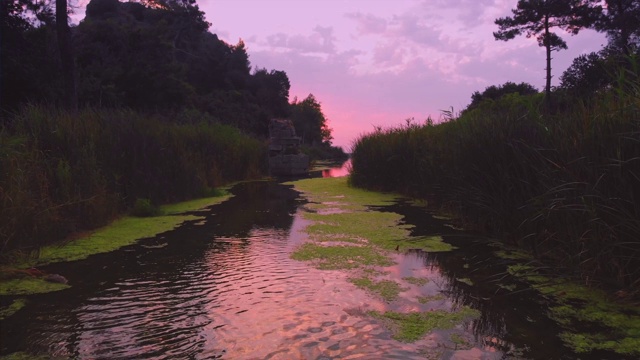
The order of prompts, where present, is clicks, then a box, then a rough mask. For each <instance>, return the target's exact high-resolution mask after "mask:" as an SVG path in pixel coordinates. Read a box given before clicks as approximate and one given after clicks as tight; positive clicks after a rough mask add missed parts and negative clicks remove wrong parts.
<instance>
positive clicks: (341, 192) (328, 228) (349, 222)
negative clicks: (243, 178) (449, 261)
mask: <svg viewBox="0 0 640 360" xmlns="http://www.w3.org/2000/svg"><path fill="white" fill-rule="evenodd" d="M288 184H292V185H294V186H295V188H296V190H298V191H301V192H302V193H303V194H304V195H305V197H307V199H308V200H309V201H310V202H311V203H312V206H307V208H311V209H314V211H312V212H307V213H305V214H304V217H305V218H306V219H308V220H312V221H313V223H312V224H311V225H309V226H308V227H307V228H306V229H305V231H306V232H307V233H308V234H309V235H310V237H311V239H312V240H315V241H320V242H323V241H331V242H335V241H339V242H362V243H365V244H368V245H374V246H377V247H379V248H381V249H386V250H393V249H398V250H406V249H421V250H424V251H429V252H434V251H449V250H452V249H453V246H451V245H450V244H448V243H445V242H443V241H442V238H441V237H440V236H421V237H416V236H411V232H410V229H411V228H412V226H410V225H405V224H401V220H402V216H401V215H400V214H396V213H392V212H381V211H374V210H372V207H376V206H384V205H392V204H394V203H395V202H396V200H397V199H398V197H397V195H394V194H388V193H379V192H373V191H367V190H362V189H357V188H353V187H350V186H349V184H348V180H347V178H346V177H338V178H316V179H305V180H299V181H295V182H291V183H288Z"/></svg>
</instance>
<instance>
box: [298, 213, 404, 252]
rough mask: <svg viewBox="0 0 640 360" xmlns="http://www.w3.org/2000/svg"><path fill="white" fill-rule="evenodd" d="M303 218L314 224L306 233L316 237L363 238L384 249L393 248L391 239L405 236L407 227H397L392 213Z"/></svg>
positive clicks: (396, 215)
mask: <svg viewBox="0 0 640 360" xmlns="http://www.w3.org/2000/svg"><path fill="white" fill-rule="evenodd" d="M305 218H307V219H309V220H312V221H315V223H314V224H311V225H309V226H308V227H307V229H306V231H307V232H308V233H309V234H312V235H316V236H319V237H335V236H341V237H351V238H364V239H367V240H368V241H369V242H370V243H372V244H377V245H381V246H382V247H384V248H387V249H393V248H395V247H396V246H397V245H396V244H394V243H393V241H392V240H393V239H403V238H406V237H408V236H409V226H401V225H398V223H399V222H400V220H401V219H402V216H401V215H400V214H395V213H389V212H384V213H383V212H378V211H358V212H352V213H340V214H327V215H323V214H305ZM385 245H386V246H385Z"/></svg>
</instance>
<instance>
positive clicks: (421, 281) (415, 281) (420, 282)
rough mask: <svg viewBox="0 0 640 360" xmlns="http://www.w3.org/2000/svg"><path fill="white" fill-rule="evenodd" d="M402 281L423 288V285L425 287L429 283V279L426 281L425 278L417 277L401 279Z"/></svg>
mask: <svg viewBox="0 0 640 360" xmlns="http://www.w3.org/2000/svg"><path fill="white" fill-rule="evenodd" d="M402 280H404V281H406V282H408V283H409V284H412V285H416V286H423V285H426V284H427V283H428V282H429V279H427V278H418V277H413V276H407V277H403V278H402Z"/></svg>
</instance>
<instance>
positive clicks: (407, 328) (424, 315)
mask: <svg viewBox="0 0 640 360" xmlns="http://www.w3.org/2000/svg"><path fill="white" fill-rule="evenodd" d="M368 314H369V315H370V316H372V317H374V318H377V319H380V320H382V321H383V322H384V323H385V325H387V327H389V329H390V330H391V332H392V333H393V338H394V339H396V340H399V341H403V342H413V341H416V340H419V339H421V338H422V337H424V336H425V335H426V334H427V333H429V332H431V331H433V330H436V329H442V330H444V329H451V328H453V327H455V326H456V325H459V324H461V323H462V322H464V321H466V320H471V319H474V318H477V317H479V316H480V312H478V311H477V310H473V309H471V308H468V307H463V308H461V309H459V310H458V311H455V312H448V311H444V310H437V311H427V312H410V313H399V312H395V311H387V312H384V313H380V312H377V311H369V312H368Z"/></svg>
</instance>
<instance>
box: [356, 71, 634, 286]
mask: <svg viewBox="0 0 640 360" xmlns="http://www.w3.org/2000/svg"><path fill="white" fill-rule="evenodd" d="M626 85H627V86H626V87H624V89H631V90H628V91H621V90H620V89H618V88H615V89H611V90H609V91H603V92H602V93H601V94H600V95H599V96H598V97H596V98H592V99H591V100H590V101H588V102H582V101H580V99H577V98H573V100H572V101H568V102H567V104H565V106H564V107H563V109H562V110H557V111H556V112H555V113H553V114H549V113H548V112H546V111H543V109H544V107H543V106H542V104H543V96H541V95H529V96H521V95H518V94H510V95H508V96H504V97H502V98H500V99H498V100H497V101H491V102H489V101H487V102H483V103H482V104H481V105H480V106H479V107H478V108H476V109H473V110H471V111H467V112H465V113H464V114H462V115H461V116H460V117H459V118H457V119H453V120H451V121H449V122H445V123H441V124H437V125H433V124H431V123H427V124H425V125H423V126H419V125H415V124H410V123H409V124H407V126H403V127H398V128H392V129H386V130H382V129H380V130H378V131H376V132H374V133H371V134H368V135H365V136H362V137H361V138H359V139H358V140H357V141H356V143H355V145H354V148H353V150H352V151H353V152H352V165H353V172H352V182H353V184H355V185H358V186H364V187H368V188H374V189H381V190H389V191H400V192H403V193H405V194H409V195H413V196H418V197H424V198H427V199H430V200H434V202H435V203H438V204H440V205H441V206H442V207H443V208H444V209H446V210H447V211H450V212H451V213H453V214H455V215H457V216H459V217H461V218H462V219H463V220H464V222H465V225H466V226H467V227H468V228H471V229H477V230H482V231H485V232H489V233H492V234H495V235H497V237H498V238H502V239H504V241H506V242H508V243H511V244H517V245H520V246H522V247H524V248H526V249H528V250H530V251H531V252H532V253H533V254H534V255H536V256H537V257H538V259H541V260H543V261H549V263H553V264H555V266H556V267H563V268H564V270H565V271H566V273H568V274H573V275H576V276H580V277H581V278H582V280H583V281H584V282H586V283H600V284H605V285H606V286H615V287H618V288H621V287H627V288H629V289H638V286H639V285H640V243H639V242H638V241H637V239H638V238H640V161H638V159H640V84H638V83H637V82H632V83H627V84H626Z"/></svg>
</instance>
